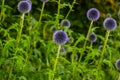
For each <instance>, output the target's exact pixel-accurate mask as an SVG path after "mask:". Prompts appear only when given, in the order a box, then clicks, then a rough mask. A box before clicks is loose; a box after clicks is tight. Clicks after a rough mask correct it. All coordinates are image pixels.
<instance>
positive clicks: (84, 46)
mask: <svg viewBox="0 0 120 80" xmlns="http://www.w3.org/2000/svg"><path fill="white" fill-rule="evenodd" d="M92 25H93V21H91V23H90V27H89V30H88V33H87V36H86V39H85V42H84V45H83V52H82V53H81V55H80V58H79V60H78V63H79V62H80V61H81V58H82V56H83V54H84V51H85V48H86V43H87V40H88V36H89V34H90V32H91V28H92Z"/></svg>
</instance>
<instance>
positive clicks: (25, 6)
mask: <svg viewBox="0 0 120 80" xmlns="http://www.w3.org/2000/svg"><path fill="white" fill-rule="evenodd" d="M31 8H32V3H31V2H30V1H29V0H22V1H20V2H19V3H18V11H19V12H21V13H28V12H29V11H30V10H31Z"/></svg>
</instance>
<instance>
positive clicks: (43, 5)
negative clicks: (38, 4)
mask: <svg viewBox="0 0 120 80" xmlns="http://www.w3.org/2000/svg"><path fill="white" fill-rule="evenodd" d="M44 7H45V2H43V4H42V10H41V13H40V18H39V23H41V20H42V15H43V11H44Z"/></svg>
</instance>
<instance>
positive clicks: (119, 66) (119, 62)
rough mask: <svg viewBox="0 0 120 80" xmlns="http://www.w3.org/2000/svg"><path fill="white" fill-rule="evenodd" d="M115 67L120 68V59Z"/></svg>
mask: <svg viewBox="0 0 120 80" xmlns="http://www.w3.org/2000/svg"><path fill="white" fill-rule="evenodd" d="M115 67H116V68H117V69H119V70H120V59H118V60H117V61H116V63H115Z"/></svg>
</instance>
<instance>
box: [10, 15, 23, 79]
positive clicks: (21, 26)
mask: <svg viewBox="0 0 120 80" xmlns="http://www.w3.org/2000/svg"><path fill="white" fill-rule="evenodd" d="M24 15H25V14H22V16H21V18H20V30H19V31H18V35H17V42H16V49H15V54H14V56H16V54H17V51H18V46H19V42H20V39H21V34H22V28H23V22H24ZM14 62H15V60H13V64H12V66H11V67H10V71H9V77H8V80H11V75H12V71H13V67H14Z"/></svg>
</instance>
